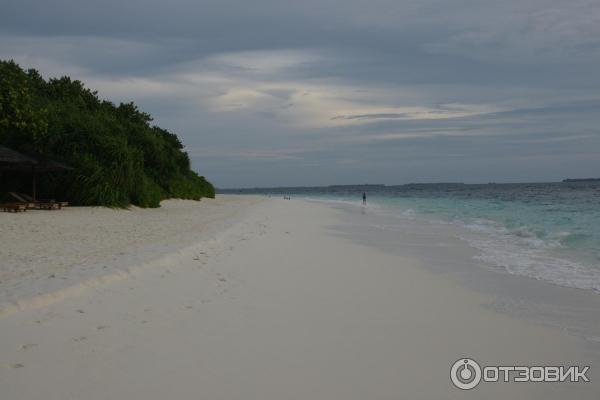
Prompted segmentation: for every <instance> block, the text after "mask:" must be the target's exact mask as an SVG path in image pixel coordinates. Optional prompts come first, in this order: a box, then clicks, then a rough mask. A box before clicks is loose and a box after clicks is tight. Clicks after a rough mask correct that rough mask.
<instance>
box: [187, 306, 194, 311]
mask: <svg viewBox="0 0 600 400" xmlns="http://www.w3.org/2000/svg"><path fill="white" fill-rule="evenodd" d="M185 308H187V309H188V310H191V309H192V308H194V307H193V306H185Z"/></svg>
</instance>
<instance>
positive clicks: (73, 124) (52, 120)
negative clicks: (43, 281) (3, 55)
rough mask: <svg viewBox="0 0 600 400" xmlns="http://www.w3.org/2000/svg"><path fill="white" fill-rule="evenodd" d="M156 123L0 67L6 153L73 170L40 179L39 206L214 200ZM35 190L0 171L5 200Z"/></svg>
mask: <svg viewBox="0 0 600 400" xmlns="http://www.w3.org/2000/svg"><path fill="white" fill-rule="evenodd" d="M151 122H152V117H151V116H150V115H149V114H146V113H144V112H142V111H140V110H139V109H138V107H137V106H136V105H135V104H133V103H121V104H119V105H115V104H113V103H111V102H109V101H106V100H103V99H100V98H98V95H97V92H95V91H91V90H90V89H88V88H86V87H85V86H84V84H83V83H82V82H80V81H77V80H72V79H71V78H69V77H66V76H63V77H61V78H58V79H49V80H47V81H46V80H44V79H43V78H42V76H41V75H40V74H39V73H38V71H36V70H34V69H29V70H27V71H25V70H23V69H22V68H21V67H20V66H19V65H17V64H16V63H15V62H13V61H0V146H3V147H5V148H8V149H10V150H13V151H16V152H19V153H22V154H25V155H28V156H32V157H35V158H47V159H51V160H57V161H59V162H61V163H64V164H65V165H68V166H69V167H70V168H69V170H68V171H65V172H61V173H55V174H40V176H38V177H37V178H38V187H37V190H38V193H39V197H40V198H42V197H45V198H53V199H59V200H66V201H68V202H69V203H71V204H75V205H101V206H108V207H127V206H129V205H130V204H134V205H137V206H140V207H159V206H160V201H161V200H163V199H167V198H182V199H194V200H199V199H200V198H202V197H214V196H215V189H214V187H213V185H212V184H210V182H208V181H207V180H206V179H204V177H203V176H199V175H198V174H196V172H194V171H192V169H191V166H190V159H189V157H188V155H187V153H186V152H185V151H184V150H183V144H182V143H181V141H180V140H179V138H178V137H177V135H175V134H174V133H171V132H169V131H167V130H166V129H163V128H160V127H158V126H155V125H152V124H151ZM30 190H31V173H30V172H27V171H26V172H14V171H8V170H7V169H6V168H5V169H4V170H3V169H1V168H0V197H1V196H2V194H3V193H7V192H11V191H17V192H29V191H30ZM0 200H2V199H1V198H0Z"/></svg>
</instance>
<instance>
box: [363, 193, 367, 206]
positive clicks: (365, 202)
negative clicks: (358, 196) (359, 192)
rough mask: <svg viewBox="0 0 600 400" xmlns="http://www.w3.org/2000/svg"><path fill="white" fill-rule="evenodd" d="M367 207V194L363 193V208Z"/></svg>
mask: <svg viewBox="0 0 600 400" xmlns="http://www.w3.org/2000/svg"><path fill="white" fill-rule="evenodd" d="M366 205H367V193H365V192H363V206H366Z"/></svg>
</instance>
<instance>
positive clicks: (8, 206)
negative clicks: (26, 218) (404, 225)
mask: <svg viewBox="0 0 600 400" xmlns="http://www.w3.org/2000/svg"><path fill="white" fill-rule="evenodd" d="M0 208H2V211H5V212H25V211H27V203H2V204H0Z"/></svg>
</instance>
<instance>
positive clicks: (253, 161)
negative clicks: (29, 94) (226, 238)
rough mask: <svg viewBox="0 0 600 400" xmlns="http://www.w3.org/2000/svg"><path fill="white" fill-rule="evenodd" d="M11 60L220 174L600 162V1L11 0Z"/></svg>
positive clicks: (422, 177)
mask: <svg viewBox="0 0 600 400" xmlns="http://www.w3.org/2000/svg"><path fill="white" fill-rule="evenodd" d="M0 58H2V59H14V60H15V61H17V62H18V63H20V64H21V65H22V66H23V67H25V68H36V69H38V70H39V71H40V72H41V73H42V74H43V75H44V76H45V77H56V76H61V75H70V76H71V77H73V78H76V79H80V80H82V81H84V82H85V83H86V84H87V85H88V86H89V87H91V88H93V89H96V90H98V91H99V93H100V96H101V97H104V98H107V99H109V100H111V101H114V102H120V101H134V102H135V103H137V104H138V105H139V106H140V107H141V109H142V110H144V111H146V112H149V113H151V114H152V115H153V116H154V117H155V122H156V124H157V125H159V126H162V127H164V128H167V129H169V130H171V131H173V132H175V133H177V134H178V135H179V136H180V137H181V139H182V141H183V142H184V143H185V145H186V147H187V151H188V152H189V154H190V156H191V158H192V162H193V166H194V168H195V169H196V170H197V171H199V172H200V173H201V174H203V175H205V176H207V177H208V178H209V179H210V180H211V181H212V182H213V183H215V184H216V185H217V186H219V187H253V186H277V185H327V184H349V183H365V182H369V183H387V184H394V183H398V184H399V183H408V182H436V181H455V182H456V181H462V182H488V181H496V182H503V181H547V180H559V179H563V178H565V177H588V176H599V175H600V67H599V65H600V1H599V0H569V1H566V0H504V1H497V0H493V1H488V0H368V1H367V0H302V1H276V0H211V1H205V0H195V1H194V0H170V1H167V0H162V1H157V0H127V1H123V0H118V1H117V0H103V1H99V0H97V1H94V2H90V1H87V0H43V1H42V0H2V11H1V12H0Z"/></svg>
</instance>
